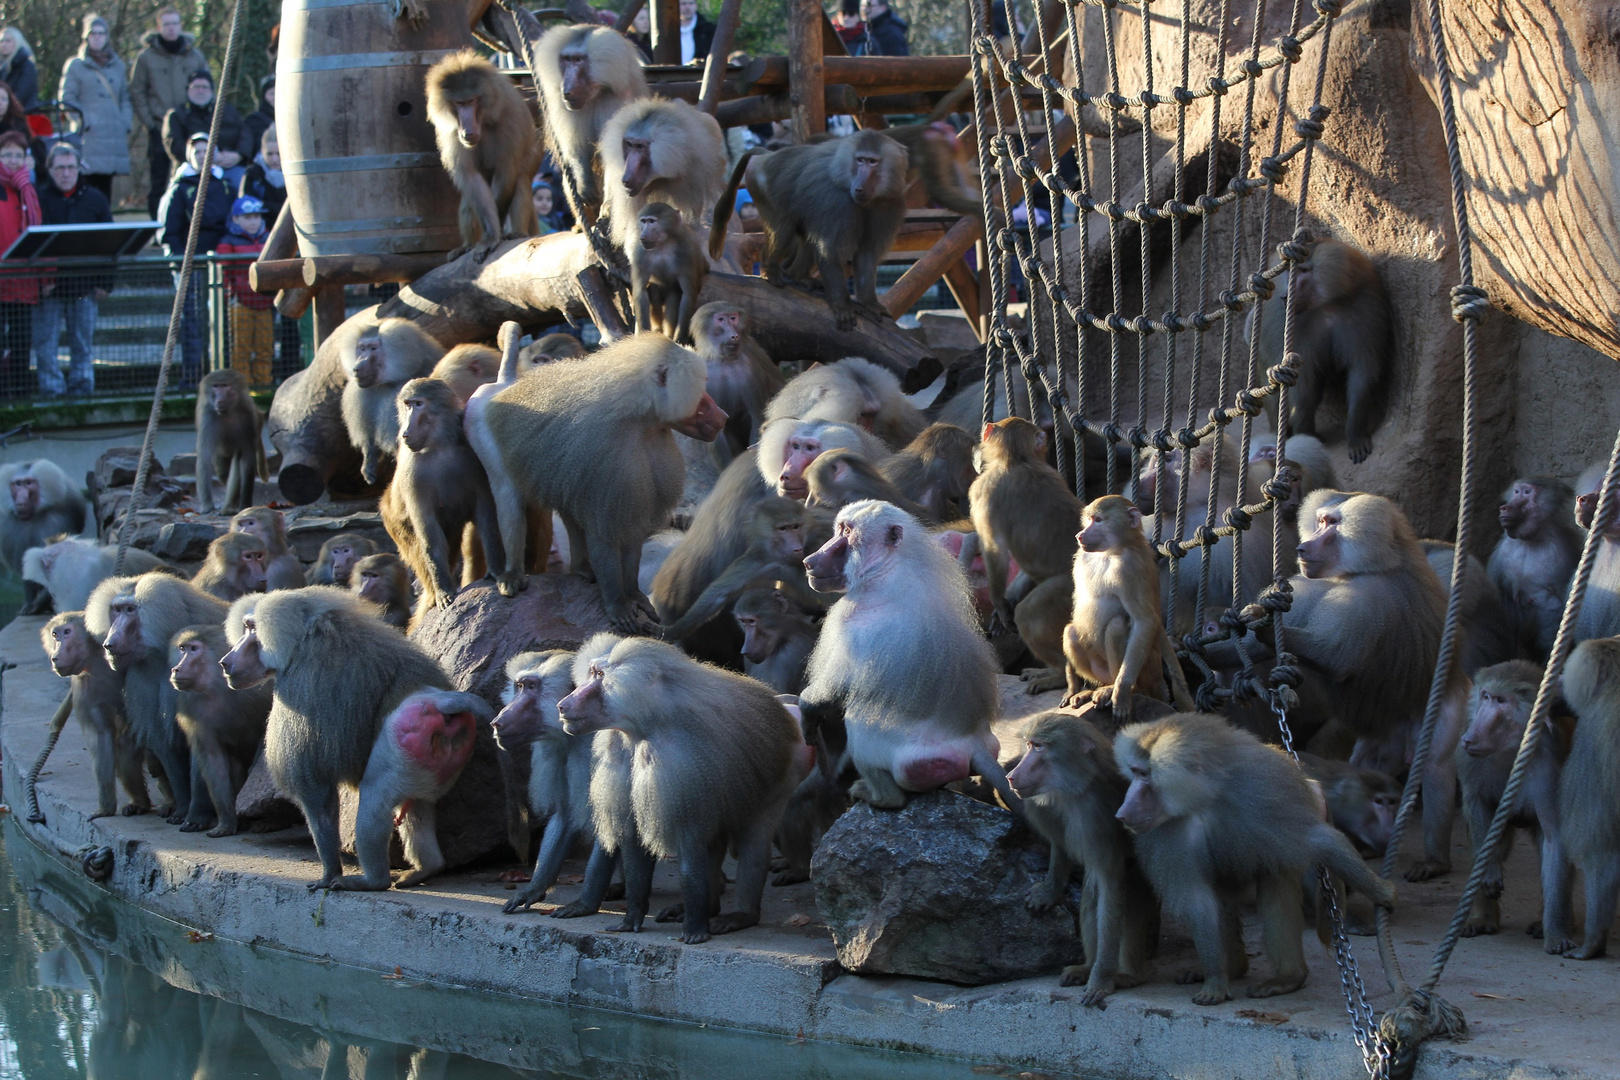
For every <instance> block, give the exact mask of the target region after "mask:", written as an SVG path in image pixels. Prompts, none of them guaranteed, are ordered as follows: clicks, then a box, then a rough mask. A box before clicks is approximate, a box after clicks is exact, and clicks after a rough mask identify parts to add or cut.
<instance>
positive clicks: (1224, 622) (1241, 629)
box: [1220, 607, 1249, 638]
mask: <svg viewBox="0 0 1620 1080" xmlns="http://www.w3.org/2000/svg"><path fill="white" fill-rule="evenodd" d="M1220 625H1221V629H1222V630H1225V631H1226V632H1227V633H1229V634H1231V635H1232V636H1233V637H1237V638H1240V637H1243V636H1244V635H1245V634H1247V633H1248V632H1249V621H1248V620H1247V619H1245V618H1244V617H1243V612H1241V611H1239V610H1238V609H1237V608H1233V607H1229V608H1227V609H1226V610H1225V611H1223V612H1221V617H1220Z"/></svg>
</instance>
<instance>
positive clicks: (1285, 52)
mask: <svg viewBox="0 0 1620 1080" xmlns="http://www.w3.org/2000/svg"><path fill="white" fill-rule="evenodd" d="M1277 51H1278V52H1280V53H1282V57H1283V59H1284V60H1287V61H1288V62H1289V63H1290V64H1297V63H1299V58H1300V57H1302V56H1304V55H1305V46H1304V45H1302V44H1300V40H1299V38H1297V37H1294V36H1293V35H1292V34H1285V35H1283V37H1281V38H1279V39H1278V41H1277Z"/></svg>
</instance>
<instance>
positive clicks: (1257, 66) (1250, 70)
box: [1242, 59, 1266, 79]
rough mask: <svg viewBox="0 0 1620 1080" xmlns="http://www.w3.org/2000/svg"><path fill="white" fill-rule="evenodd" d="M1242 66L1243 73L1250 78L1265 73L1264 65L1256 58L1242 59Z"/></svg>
mask: <svg viewBox="0 0 1620 1080" xmlns="http://www.w3.org/2000/svg"><path fill="white" fill-rule="evenodd" d="M1242 67H1243V74H1245V75H1247V76H1248V77H1249V78H1251V79H1258V78H1259V77H1260V76H1262V75H1264V74H1265V73H1266V66H1265V65H1264V64H1262V63H1261V62H1260V61H1258V60H1254V59H1249V60H1245V61H1243V64H1242Z"/></svg>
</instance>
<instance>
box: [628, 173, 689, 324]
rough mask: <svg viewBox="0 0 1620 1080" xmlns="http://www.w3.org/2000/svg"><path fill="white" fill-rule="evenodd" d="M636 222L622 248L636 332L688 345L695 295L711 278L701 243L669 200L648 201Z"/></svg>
mask: <svg viewBox="0 0 1620 1080" xmlns="http://www.w3.org/2000/svg"><path fill="white" fill-rule="evenodd" d="M636 220H637V228H636V229H635V230H634V231H633V232H632V234H631V239H630V241H629V242H628V244H627V245H626V248H625V255H626V256H627V257H628V258H629V259H630V296H631V299H632V300H633V302H634V303H635V306H636V332H637V333H645V332H647V331H649V330H651V331H655V332H657V333H660V334H663V335H664V336H665V337H667V338H673V339H674V340H675V341H677V342H679V343H680V344H682V345H690V344H692V330H691V323H692V316H693V313H694V312H695V311H696V310H697V297H698V293H699V292H700V291H701V290H702V288H703V279H704V278H706V277H708V276H709V260H708V259H707V258H705V257H704V254H703V245H701V244H699V243H698V240H697V236H696V235H695V234H694V233H693V232H692V230H691V229H690V228H688V227H687V225H686V223H685V222H683V221H681V216H680V215H679V214H677V213H676V212H675V209H674V208H673V207H671V206H670V205H669V204H668V203H661V202H650V203H648V204H647V205H646V206H643V207H642V208H641V212H640V213H639V214H638V215H637V219H636Z"/></svg>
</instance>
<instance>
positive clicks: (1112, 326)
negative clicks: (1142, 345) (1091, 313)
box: [1103, 311, 1131, 334]
mask: <svg viewBox="0 0 1620 1080" xmlns="http://www.w3.org/2000/svg"><path fill="white" fill-rule="evenodd" d="M1103 322H1104V323H1106V324H1107V325H1108V332H1109V333H1110V334H1123V333H1124V332H1125V331H1127V330H1129V329H1130V328H1131V327H1130V323H1128V322H1126V321H1125V318H1124V316H1122V315H1120V313H1119V312H1117V311H1110V312H1109V313H1108V316H1107V317H1106V318H1104V319H1103Z"/></svg>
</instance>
